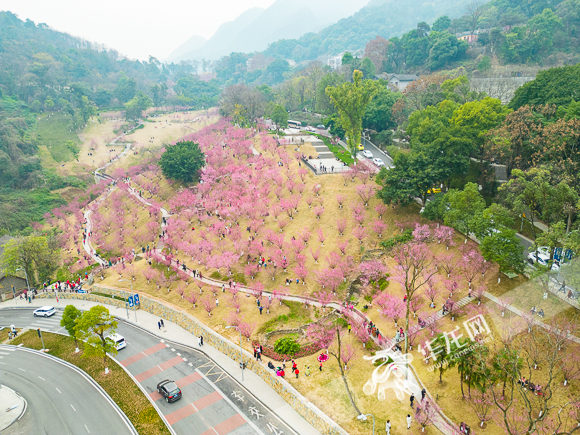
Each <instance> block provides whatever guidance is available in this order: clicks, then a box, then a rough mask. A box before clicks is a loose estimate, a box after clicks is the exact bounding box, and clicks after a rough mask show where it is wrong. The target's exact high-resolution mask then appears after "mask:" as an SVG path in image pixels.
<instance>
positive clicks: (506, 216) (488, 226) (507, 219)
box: [471, 203, 514, 240]
mask: <svg viewBox="0 0 580 435" xmlns="http://www.w3.org/2000/svg"><path fill="white" fill-rule="evenodd" d="M513 225H514V218H513V216H512V213H511V212H510V211H509V210H508V209H507V208H505V207H504V206H503V205H501V204H498V203H493V204H491V205H490V206H489V207H488V208H486V209H485V210H484V211H483V213H481V214H477V215H475V216H474V217H473V220H472V222H471V229H472V231H473V234H475V237H477V239H478V240H483V238H484V237H485V236H488V235H489V234H491V233H492V232H494V231H497V230H498V229H500V228H511V227H512V226H513Z"/></svg>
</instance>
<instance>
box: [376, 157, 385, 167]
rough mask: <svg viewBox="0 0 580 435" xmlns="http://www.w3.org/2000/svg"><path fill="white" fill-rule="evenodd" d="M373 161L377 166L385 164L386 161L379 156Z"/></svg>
mask: <svg viewBox="0 0 580 435" xmlns="http://www.w3.org/2000/svg"><path fill="white" fill-rule="evenodd" d="M373 163H374V164H375V165H377V166H385V163H384V162H383V161H382V160H381V159H379V158H378V157H375V158H374V159H373Z"/></svg>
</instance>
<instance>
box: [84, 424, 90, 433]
mask: <svg viewBox="0 0 580 435" xmlns="http://www.w3.org/2000/svg"><path fill="white" fill-rule="evenodd" d="M85 429H86V430H87V433H91V431H90V430H89V428H88V427H87V425H86V424H85Z"/></svg>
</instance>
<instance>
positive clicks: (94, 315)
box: [76, 305, 118, 372]
mask: <svg viewBox="0 0 580 435" xmlns="http://www.w3.org/2000/svg"><path fill="white" fill-rule="evenodd" d="M117 325H118V322H117V321H116V320H115V317H114V316H112V315H111V314H109V310H108V309H107V308H105V307H103V306H102V305H96V306H94V307H92V308H91V309H90V310H88V311H85V312H84V313H83V314H82V316H81V317H80V318H78V319H76V335H77V336H78V337H79V338H80V339H81V340H83V346H84V352H83V357H85V358H89V357H96V358H103V364H104V366H105V372H108V368H107V353H109V354H111V355H116V354H117V349H116V347H115V342H114V341H113V340H111V339H110V338H107V336H108V335H112V334H114V333H115V332H116V330H117Z"/></svg>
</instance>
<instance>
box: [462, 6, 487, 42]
mask: <svg viewBox="0 0 580 435" xmlns="http://www.w3.org/2000/svg"><path fill="white" fill-rule="evenodd" d="M482 6H483V3H482V2H481V1H479V0H476V1H474V2H471V3H469V4H468V5H467V7H466V8H465V15H466V16H467V24H468V25H469V31H470V32H471V34H472V35H473V34H474V33H475V31H476V30H477V27H478V25H479V20H480V19H481V16H482V15H483V12H484V11H483V7H482Z"/></svg>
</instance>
